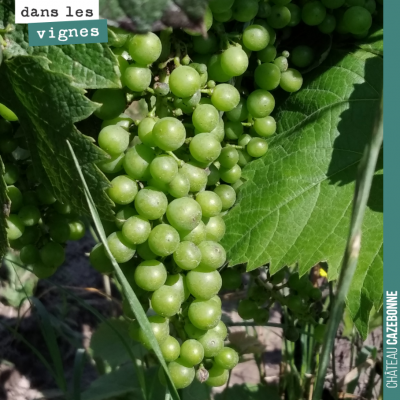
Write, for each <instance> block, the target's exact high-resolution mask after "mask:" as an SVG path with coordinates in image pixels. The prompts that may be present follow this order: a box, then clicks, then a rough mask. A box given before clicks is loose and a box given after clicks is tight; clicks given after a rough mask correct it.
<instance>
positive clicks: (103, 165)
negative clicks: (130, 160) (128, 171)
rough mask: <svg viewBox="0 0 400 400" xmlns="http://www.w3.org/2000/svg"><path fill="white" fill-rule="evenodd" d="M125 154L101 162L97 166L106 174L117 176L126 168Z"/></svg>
mask: <svg viewBox="0 0 400 400" xmlns="http://www.w3.org/2000/svg"><path fill="white" fill-rule="evenodd" d="M124 159H125V154H124V153H122V154H120V155H118V156H111V158H109V159H108V160H104V161H100V162H99V163H97V164H96V165H97V166H98V167H99V169H100V171H102V172H104V173H105V174H116V173H117V172H120V171H122V169H123V166H124Z"/></svg>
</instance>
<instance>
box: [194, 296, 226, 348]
mask: <svg viewBox="0 0 400 400" xmlns="http://www.w3.org/2000/svg"><path fill="white" fill-rule="evenodd" d="M188 317H189V320H190V322H191V323H192V324H193V325H194V326H195V327H196V328H199V329H203V330H207V329H212V328H214V327H215V326H217V325H218V322H219V321H220V319H221V307H220V306H219V305H218V304H217V303H216V302H215V301H213V300H199V299H195V300H194V301H193V302H192V303H191V304H190V306H189V311H188ZM204 350H206V349H204ZM206 356H207V355H206Z"/></svg>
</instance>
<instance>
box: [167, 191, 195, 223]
mask: <svg viewBox="0 0 400 400" xmlns="http://www.w3.org/2000/svg"><path fill="white" fill-rule="evenodd" d="M201 217H202V213H201V206H200V204H199V203H197V202H196V201H195V200H193V199H191V198H188V197H182V198H180V199H175V200H173V201H171V203H170V204H169V205H168V207H167V218H168V221H169V223H170V224H171V225H172V226H173V227H174V228H175V229H177V230H178V231H191V230H192V229H194V228H196V226H197V225H198V224H199V223H200V221H201Z"/></svg>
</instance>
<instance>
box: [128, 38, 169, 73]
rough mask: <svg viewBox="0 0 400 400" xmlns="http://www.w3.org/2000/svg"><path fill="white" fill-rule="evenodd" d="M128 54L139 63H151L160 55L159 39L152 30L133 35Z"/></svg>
mask: <svg viewBox="0 0 400 400" xmlns="http://www.w3.org/2000/svg"><path fill="white" fill-rule="evenodd" d="M128 48H129V54H130V56H131V57H132V59H133V60H135V61H136V62H137V63H139V64H144V65H148V64H152V63H153V62H154V61H156V60H157V59H158V58H159V57H160V55H161V50H162V46H161V40H160V38H159V37H158V36H157V35H156V34H154V33H153V32H148V33H145V34H136V35H134V36H133V37H132V38H131V39H130V41H129V43H128Z"/></svg>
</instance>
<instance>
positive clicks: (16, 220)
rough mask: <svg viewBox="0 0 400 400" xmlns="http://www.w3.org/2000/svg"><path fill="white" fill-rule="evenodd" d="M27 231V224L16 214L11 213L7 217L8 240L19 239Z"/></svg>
mask: <svg viewBox="0 0 400 400" xmlns="http://www.w3.org/2000/svg"><path fill="white" fill-rule="evenodd" d="M24 231H25V225H24V223H23V222H22V221H21V218H20V217H19V216H18V215H16V214H10V215H9V216H8V218H7V226H6V232H7V238H8V240H16V239H19V238H20V237H21V236H22V234H23V233H24Z"/></svg>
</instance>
